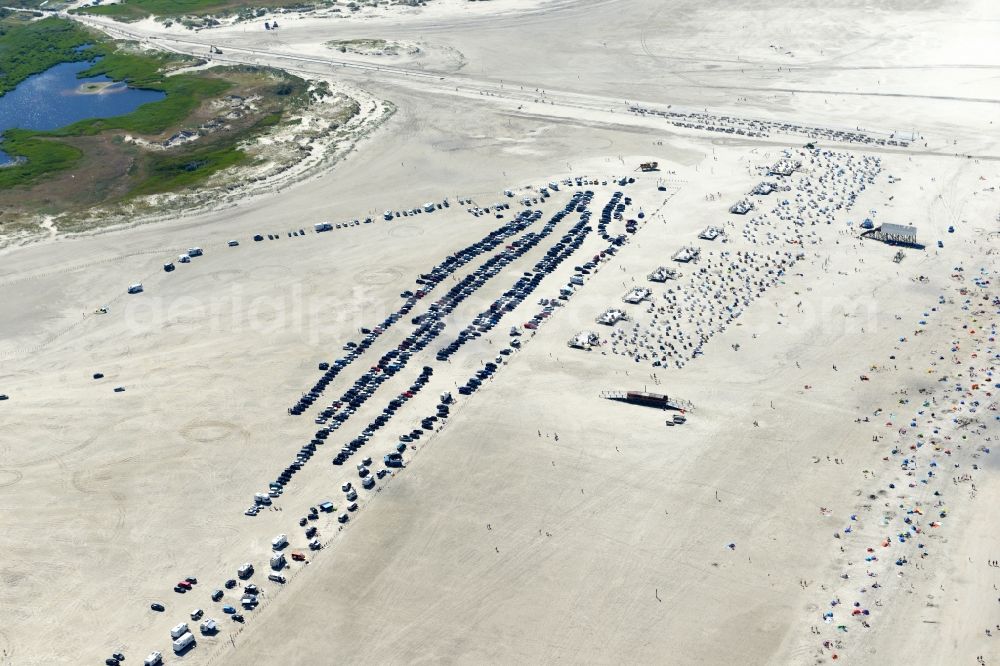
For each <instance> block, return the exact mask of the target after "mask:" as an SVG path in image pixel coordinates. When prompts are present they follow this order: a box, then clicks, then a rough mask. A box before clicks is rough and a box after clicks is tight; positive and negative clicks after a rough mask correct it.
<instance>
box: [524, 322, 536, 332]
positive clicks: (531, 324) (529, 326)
mask: <svg viewBox="0 0 1000 666" xmlns="http://www.w3.org/2000/svg"><path fill="white" fill-rule="evenodd" d="M524 327H525V328H526V329H528V330H529V331H533V330H535V329H536V328H538V324H536V323H535V322H533V321H529V322H528V323H526V324H525V325H524Z"/></svg>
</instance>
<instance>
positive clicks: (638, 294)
mask: <svg viewBox="0 0 1000 666" xmlns="http://www.w3.org/2000/svg"><path fill="white" fill-rule="evenodd" d="M652 295H653V292H652V291H650V290H649V289H646V288H645V287H636V288H634V289H631V290H629V292H628V293H627V294H625V295H624V296H623V297H622V300H623V301H625V302H626V303H629V304H631V305H638V304H639V303H642V302H643V301H644V300H646V299H647V298H649V297H650V296H652Z"/></svg>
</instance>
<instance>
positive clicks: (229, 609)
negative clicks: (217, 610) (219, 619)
mask: <svg viewBox="0 0 1000 666" xmlns="http://www.w3.org/2000/svg"><path fill="white" fill-rule="evenodd" d="M222 612H223V613H226V614H227V615H232V614H233V613H235V612H236V609H235V608H233V607H232V606H223V607H222Z"/></svg>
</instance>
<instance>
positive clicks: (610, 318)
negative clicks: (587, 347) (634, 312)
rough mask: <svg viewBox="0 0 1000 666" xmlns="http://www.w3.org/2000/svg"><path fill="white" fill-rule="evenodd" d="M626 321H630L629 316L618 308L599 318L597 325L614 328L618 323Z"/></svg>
mask: <svg viewBox="0 0 1000 666" xmlns="http://www.w3.org/2000/svg"><path fill="white" fill-rule="evenodd" d="M626 319H628V315H626V314H625V311H624V310H619V309H618V308H608V309H607V310H605V311H604V312H602V313H601V316H599V317H598V318H597V323H598V324H604V325H605V326H614V325H615V324H617V323H618V322H620V321H625V320H626Z"/></svg>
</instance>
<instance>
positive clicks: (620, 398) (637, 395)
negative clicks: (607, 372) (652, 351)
mask: <svg viewBox="0 0 1000 666" xmlns="http://www.w3.org/2000/svg"><path fill="white" fill-rule="evenodd" d="M600 397H602V398H604V399H605V400H615V401H617V402H626V403H628V404H630V405H639V406H641V407H653V408H655V409H672V410H675V411H680V412H690V411H693V410H694V405H693V404H691V402H689V401H687V400H681V399H679V398H671V397H669V396H667V395H665V394H663V393H649V392H647V391H615V390H611V391H601V395H600Z"/></svg>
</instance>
